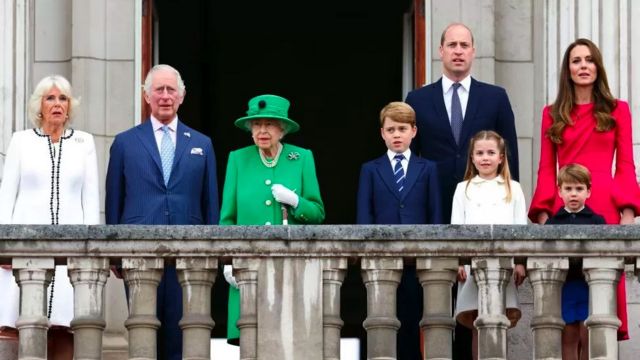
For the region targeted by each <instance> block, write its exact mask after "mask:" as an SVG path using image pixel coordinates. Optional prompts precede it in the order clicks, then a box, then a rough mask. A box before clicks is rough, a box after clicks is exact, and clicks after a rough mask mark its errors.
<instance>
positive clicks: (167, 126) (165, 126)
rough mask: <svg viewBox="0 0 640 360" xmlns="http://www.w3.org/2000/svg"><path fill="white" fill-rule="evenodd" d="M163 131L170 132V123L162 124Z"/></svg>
mask: <svg viewBox="0 0 640 360" xmlns="http://www.w3.org/2000/svg"><path fill="white" fill-rule="evenodd" d="M162 132H163V133H165V134H168V133H169V125H162Z"/></svg>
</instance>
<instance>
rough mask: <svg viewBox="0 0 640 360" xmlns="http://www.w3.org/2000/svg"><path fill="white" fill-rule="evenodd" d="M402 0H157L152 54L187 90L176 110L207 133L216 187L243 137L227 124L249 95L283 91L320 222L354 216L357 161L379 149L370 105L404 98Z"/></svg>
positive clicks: (406, 4)
mask: <svg viewBox="0 0 640 360" xmlns="http://www.w3.org/2000/svg"><path fill="white" fill-rule="evenodd" d="M410 4H411V1H410V0H403V1H398V0H377V1H370V0H340V1H338V0H327V1H321V2H313V3H309V2H305V1H294V0H279V1H217V0H214V1H212V0H190V1H177V0H156V1H155V5H156V15H157V17H158V19H159V21H158V23H159V29H158V30H159V36H158V38H159V44H157V45H158V46H159V59H158V61H159V62H160V63H167V64H170V65H172V66H174V67H175V68H177V69H178V70H179V71H180V72H181V74H182V76H183V78H184V80H185V83H186V86H187V95H186V98H185V102H184V104H183V105H182V107H181V108H180V111H179V116H180V119H181V120H182V121H184V122H185V123H187V124H188V125H190V126H192V127H194V128H196V129H198V130H200V131H202V132H203V133H205V134H207V135H209V136H211V138H212V139H213V143H214V147H215V150H216V155H217V160H218V182H219V186H220V189H222V185H223V182H224V172H225V168H226V161H227V156H228V154H229V151H231V150H234V149H237V148H240V147H243V146H246V145H249V144H251V142H252V141H251V138H250V135H249V134H248V133H245V132H243V131H241V130H239V129H237V128H235V127H234V126H233V121H234V120H235V119H237V118H238V117H241V116H243V115H244V114H245V112H246V109H247V101H248V100H249V98H251V97H253V96H256V95H259V94H264V93H272V94H277V95H281V96H284V97H286V98H288V99H289V100H290V101H291V103H292V106H291V109H290V113H289V115H290V117H291V118H292V119H294V120H296V121H298V122H299V123H300V125H301V131H300V132H299V133H296V134H292V135H289V136H287V137H285V139H284V142H289V143H292V144H295V145H299V146H302V147H305V148H309V149H311V150H312V151H313V153H314V156H315V160H316V167H317V173H318V178H319V182H320V189H321V192H322V197H323V200H324V203H325V211H326V221H325V223H327V224H350V223H354V222H355V212H356V209H355V199H356V191H357V185H358V176H359V171H360V165H361V164H362V163H363V162H364V161H367V160H370V159H373V158H374V157H377V156H380V155H382V154H383V152H384V151H385V147H384V144H383V142H382V139H380V135H379V125H378V113H379V111H380V109H381V108H382V107H383V106H384V105H385V104H387V103H388V102H390V101H396V100H402V99H403V98H404V95H405V94H403V93H402V44H403V14H404V13H405V12H406V11H408V9H409V8H410Z"/></svg>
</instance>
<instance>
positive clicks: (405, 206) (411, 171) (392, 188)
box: [357, 153, 442, 224]
mask: <svg viewBox="0 0 640 360" xmlns="http://www.w3.org/2000/svg"><path fill="white" fill-rule="evenodd" d="M438 193H439V186H438V176H437V171H436V166H435V164H434V163H433V162H431V161H428V160H426V159H422V158H420V157H419V156H417V155H416V154H415V153H414V154H412V155H411V157H410V158H409V165H408V167H407V176H406V180H405V185H404V190H403V191H402V193H398V190H397V187H396V183H395V180H394V178H393V169H392V168H391V163H390V162H389V158H388V157H387V155H386V154H384V155H382V156H381V157H379V158H377V159H375V160H372V161H369V162H367V163H365V164H363V165H362V170H361V171H360V184H359V185H358V209H357V212H358V214H357V223H358V224H440V223H442V212H441V207H440V197H439V194H438Z"/></svg>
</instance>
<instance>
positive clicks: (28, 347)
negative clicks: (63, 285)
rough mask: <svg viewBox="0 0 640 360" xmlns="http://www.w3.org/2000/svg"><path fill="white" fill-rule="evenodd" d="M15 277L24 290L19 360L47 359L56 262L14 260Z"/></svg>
mask: <svg viewBox="0 0 640 360" xmlns="http://www.w3.org/2000/svg"><path fill="white" fill-rule="evenodd" d="M12 266H13V274H14V276H15V277H16V282H17V283H18V286H19V287H20V294H21V296H20V316H19V317H18V320H17V321H16V328H17V329H18V332H19V333H20V335H19V345H18V359H21V360H22V359H25V360H26V359H28V360H46V359H47V330H48V329H49V319H47V287H48V286H49V284H50V283H51V277H52V276H53V269H54V268H55V264H54V260H53V258H37V259H36V258H13V260H12Z"/></svg>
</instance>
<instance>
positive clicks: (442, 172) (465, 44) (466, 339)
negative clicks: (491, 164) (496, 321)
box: [406, 23, 519, 360]
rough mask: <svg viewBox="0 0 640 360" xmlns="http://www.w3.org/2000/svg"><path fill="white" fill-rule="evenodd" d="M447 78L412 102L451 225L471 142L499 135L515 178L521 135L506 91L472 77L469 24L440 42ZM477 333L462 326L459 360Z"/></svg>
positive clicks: (421, 145) (418, 146) (419, 141)
mask: <svg viewBox="0 0 640 360" xmlns="http://www.w3.org/2000/svg"><path fill="white" fill-rule="evenodd" d="M439 53H440V59H441V60H442V72H443V76H442V77H441V78H440V79H439V80H438V81H436V82H434V83H432V84H429V85H427V86H425V87H422V88H420V89H417V90H414V91H411V92H410V93H409V94H408V95H407V98H406V102H407V103H408V104H409V105H411V106H412V107H413V108H414V110H415V111H416V121H417V126H418V135H417V137H416V138H415V139H414V141H413V142H412V144H411V148H412V149H413V150H414V151H415V152H416V153H418V154H420V155H421V156H423V157H425V158H427V159H429V160H432V161H435V162H436V164H437V166H438V176H439V180H440V181H439V183H440V195H441V202H442V209H443V218H444V222H445V223H449V222H450V221H451V204H452V201H453V193H454V192H455V189H456V185H457V184H458V183H459V182H460V181H462V180H463V177H464V171H465V168H466V166H467V159H468V157H469V156H468V152H469V139H470V138H471V137H472V136H473V135H474V134H476V133H477V132H478V131H480V130H494V131H496V132H497V133H498V134H500V135H501V136H502V137H503V138H504V139H505V141H506V143H507V156H508V158H509V164H510V169H511V175H512V176H513V178H514V179H515V180H518V178H519V176H518V175H519V172H518V136H517V135H516V127H515V120H514V116H513V110H512V109H511V103H510V102H509V97H508V96H507V93H506V91H505V90H504V89H503V88H501V87H498V86H495V85H490V84H487V83H483V82H480V81H477V80H475V79H473V78H472V77H471V64H472V63H473V59H474V57H475V48H474V41H473V34H472V33H471V30H470V29H469V28H468V27H467V26H466V25H464V24H460V23H453V24H450V25H449V26H447V28H446V29H444V31H443V32H442V36H441V37H440V48H439ZM470 350H471V334H470V331H468V330H466V328H464V327H462V326H457V327H456V344H455V346H454V359H458V360H460V359H471V352H470Z"/></svg>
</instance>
